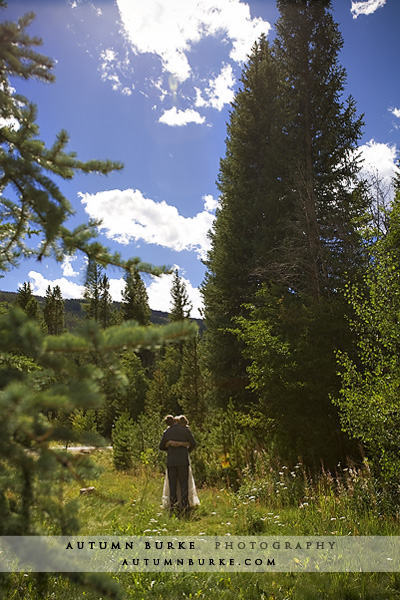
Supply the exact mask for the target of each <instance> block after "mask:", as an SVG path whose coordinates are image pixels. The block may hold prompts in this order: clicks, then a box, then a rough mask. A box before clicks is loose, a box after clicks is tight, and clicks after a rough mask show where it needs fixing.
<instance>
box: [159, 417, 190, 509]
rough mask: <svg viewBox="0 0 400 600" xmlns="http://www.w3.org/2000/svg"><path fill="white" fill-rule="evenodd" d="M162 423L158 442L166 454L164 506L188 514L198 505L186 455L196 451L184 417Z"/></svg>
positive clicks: (168, 419) (171, 418) (170, 418)
mask: <svg viewBox="0 0 400 600" xmlns="http://www.w3.org/2000/svg"><path fill="white" fill-rule="evenodd" d="M164 421H165V423H166V425H167V429H166V430H165V431H164V433H163V435H162V438H161V442H160V450H165V451H166V452H167V474H166V477H165V481H164V490H163V499H162V501H163V506H164V508H168V509H169V510H171V511H174V510H176V509H180V510H181V511H182V512H183V513H187V512H188V510H189V508H191V507H193V506H195V505H197V504H199V499H198V497H197V493H196V487H195V484H194V479H193V475H192V469H191V466H190V459H189V452H191V451H192V450H193V449H194V448H195V447H196V442H195V439H194V437H193V435H192V432H191V431H190V429H189V427H188V425H189V423H188V420H187V419H186V417H185V416H184V415H180V416H179V417H173V416H172V415H167V416H166V417H165V419H164Z"/></svg>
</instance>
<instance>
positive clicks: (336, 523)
mask: <svg viewBox="0 0 400 600" xmlns="http://www.w3.org/2000/svg"><path fill="white" fill-rule="evenodd" d="M95 461H96V462H97V463H98V465H99V466H100V467H102V469H103V472H102V474H101V476H100V478H99V479H98V480H96V481H93V482H88V485H90V484H93V485H94V486H95V488H96V493H95V494H94V495H92V496H84V497H82V498H81V499H80V511H79V516H80V520H81V531H80V533H81V535H90V534H92V535H178V536H185V535H400V527H399V520H398V515H397V513H396V508H395V507H393V506H392V505H390V503H389V508H390V510H388V511H386V510H385V508H386V507H387V505H388V502H389V501H388V499H387V498H385V495H384V493H383V492H382V488H381V487H380V485H379V482H377V481H376V479H375V478H374V476H373V474H372V473H371V470H370V469H369V466H368V463H367V462H365V463H364V464H362V465H359V466H355V465H350V466H346V467H344V468H341V467H340V466H338V468H337V471H336V472H335V473H331V472H327V471H324V470H321V473H320V474H319V475H318V476H315V475H311V474H310V473H309V472H308V471H307V470H306V469H305V468H304V466H303V465H302V464H301V463H300V462H299V463H298V464H297V465H294V466H293V467H290V466H288V465H284V464H279V463H278V462H277V461H271V459H270V457H269V456H268V455H267V454H266V453H263V452H258V453H256V455H255V456H254V457H253V466H252V468H247V469H245V470H244V471H243V472H242V476H241V479H240V481H236V485H235V486H232V487H228V486H227V485H226V481H224V480H223V479H222V480H220V481H219V483H218V485H213V486H206V485H203V486H201V487H200V489H199V490H198V491H199V496H200V500H201V504H200V506H199V507H198V508H197V509H195V510H194V511H193V513H192V514H191V515H190V517H189V518H185V519H180V518H178V517H176V516H170V515H169V513H167V512H165V511H164V510H163V509H162V508H161V493H162V485H163V477H164V473H163V472H161V471H157V470H155V469H154V467H153V466H151V465H149V464H147V465H146V464H142V465H141V466H140V467H139V468H138V469H137V470H135V471H128V472H117V471H115V469H114V466H113V462H112V455H111V453H110V452H109V451H107V450H103V451H101V452H99V453H98V455H97V456H96V457H95ZM78 495H79V489H78V486H77V485H76V484H73V483H71V484H68V486H67V488H66V489H65V492H64V497H65V501H68V500H70V499H72V498H75V497H77V496H78ZM111 576H112V577H113V578H114V579H115V581H116V582H119V584H120V585H121V587H122V589H123V598H126V599H137V600H147V599H149V600H150V599H154V600H158V599H159V600H161V599H165V598H169V599H171V600H175V599H176V600H178V599H185V598H192V599H194V598H199V599H207V600H214V599H217V598H218V599H222V600H289V599H290V600H312V599H314V598H315V599H324V598H335V599H339V600H341V599H343V600H352V599H354V600H356V599H357V600H358V599H365V600H369V599H371V600H379V599H387V600H389V599H393V600H394V599H397V598H399V600H400V574H397V573H321V574H317V573H299V574H291V573H261V574H260V573H225V574H223V573H222V574H221V573H181V574H174V573H126V574H122V575H120V574H112V575H111ZM37 577H38V576H37V575H34V574H15V575H11V576H10V578H9V584H8V592H7V595H6V596H5V598H7V600H37V599H38V595H37ZM39 597H40V598H41V599H43V598H44V599H45V600H50V599H55V600H64V599H65V600H66V599H68V600H75V599H78V598H85V599H86V598H87V599H89V600H92V599H93V600H95V599H99V598H101V597H102V596H101V594H100V593H95V592H93V591H82V589H81V588H80V587H79V586H77V585H75V584H74V583H72V582H71V581H68V580H66V579H64V578H62V577H60V576H58V575H55V576H54V578H52V579H51V580H50V581H49V583H48V584H47V588H46V591H45V595H43V594H42V595H41V596H39Z"/></svg>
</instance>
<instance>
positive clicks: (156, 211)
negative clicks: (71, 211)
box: [80, 189, 214, 257]
mask: <svg viewBox="0 0 400 600" xmlns="http://www.w3.org/2000/svg"><path fill="white" fill-rule="evenodd" d="M80 197H81V201H82V204H83V205H84V207H85V210H86V212H87V213H88V215H89V216H90V217H92V218H94V219H101V220H102V224H101V227H100V228H101V229H102V230H104V231H105V235H106V236H107V237H108V238H109V239H112V240H114V241H117V242H119V243H121V244H129V243H130V242H131V241H132V240H135V241H140V240H143V241H144V242H146V243H148V244H158V245H159V246H164V247H167V248H171V249H172V250H175V251H178V252H179V251H181V250H189V251H193V250H194V251H195V252H197V253H198V254H199V256H200V257H204V256H205V254H206V252H207V250H208V249H209V239H208V237H207V232H208V230H209V229H210V228H211V226H212V223H213V220H214V215H212V214H211V213H210V212H209V210H203V211H202V212H199V213H197V214H196V215H195V216H194V217H184V216H182V215H180V214H179V212H178V210H177V208H176V207H175V206H171V205H169V204H167V203H166V202H165V201H162V202H155V201H154V200H151V199H149V198H145V197H144V196H143V194H142V193H141V192H140V191H139V190H132V189H128V190H123V191H121V190H108V191H104V192H99V193H97V194H80ZM206 198H209V196H207V197H206ZM209 206H210V200H208V201H207V207H209Z"/></svg>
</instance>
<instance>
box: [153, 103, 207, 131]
mask: <svg viewBox="0 0 400 600" xmlns="http://www.w3.org/2000/svg"><path fill="white" fill-rule="evenodd" d="M205 120H206V119H205V117H202V116H201V115H200V114H199V113H198V112H197V111H196V110H193V109H192V108H188V109H186V110H177V109H176V107H175V106H174V107H173V108H171V109H170V110H166V111H164V112H163V114H162V115H161V117H160V118H159V119H158V122H159V123H164V125H171V126H172V127H182V125H187V124H188V123H198V124H201V123H204V121H205Z"/></svg>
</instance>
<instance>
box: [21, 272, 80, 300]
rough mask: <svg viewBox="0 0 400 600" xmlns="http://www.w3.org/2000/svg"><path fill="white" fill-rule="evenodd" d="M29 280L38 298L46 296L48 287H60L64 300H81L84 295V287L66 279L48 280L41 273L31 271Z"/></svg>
mask: <svg viewBox="0 0 400 600" xmlns="http://www.w3.org/2000/svg"><path fill="white" fill-rule="evenodd" d="M28 275H29V279H30V280H31V284H32V291H33V293H34V294H36V295H38V296H45V295H46V290H47V288H48V286H50V287H52V288H53V287H54V286H56V285H58V286H59V288H60V290H61V293H62V295H63V297H64V298H66V299H68V298H81V297H82V295H83V290H84V286H83V285H78V284H77V283H73V282H72V281H69V280H68V279H66V278H65V277H61V278H59V279H53V280H50V279H46V278H45V277H44V276H43V275H42V274H41V273H38V272H37V271H29V274H28Z"/></svg>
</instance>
